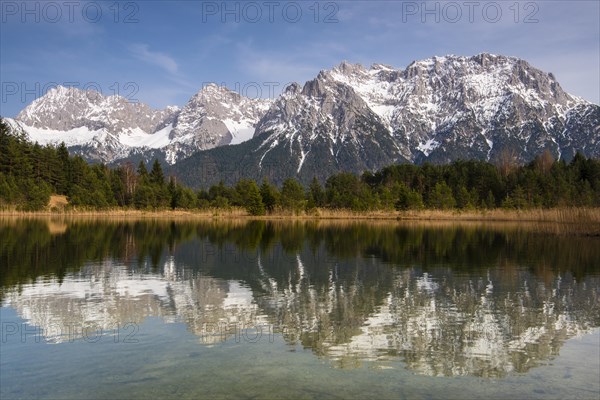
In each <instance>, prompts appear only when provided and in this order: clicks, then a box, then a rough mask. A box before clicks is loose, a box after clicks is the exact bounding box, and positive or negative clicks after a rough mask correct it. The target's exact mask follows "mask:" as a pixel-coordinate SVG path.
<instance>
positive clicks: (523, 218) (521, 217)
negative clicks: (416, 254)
mask: <svg viewBox="0 0 600 400" xmlns="http://www.w3.org/2000/svg"><path fill="white" fill-rule="evenodd" d="M0 216H5V217H92V218H117V219H120V218H161V219H224V220H227V219H262V220H363V221H369V220H378V221H429V222H433V221H447V222H458V221H462V222H466V221H472V222H512V223H516V224H531V223H541V224H554V225H557V226H558V228H560V229H559V231H565V232H569V233H583V234H593V235H596V234H597V235H600V208H552V209H529V210H505V209H495V210H481V211H480V210H470V211H457V210H447V211H444V210H419V211H388V212H386V211H371V212H353V211H350V210H332V209H317V210H314V212H312V213H302V214H294V213H291V212H284V211H280V212H275V213H272V214H270V215H267V216H261V217H256V216H250V215H249V214H248V213H247V212H246V210H244V209H243V208H229V209H205V210H155V211H142V210H135V209H131V210H129V209H109V210H73V209H71V210H65V211H58V212H57V211H52V212H50V211H36V212H23V211H16V210H10V209H9V210H6V209H5V210H0Z"/></svg>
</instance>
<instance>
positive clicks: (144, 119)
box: [14, 53, 600, 185]
mask: <svg viewBox="0 0 600 400" xmlns="http://www.w3.org/2000/svg"><path fill="white" fill-rule="evenodd" d="M14 123H15V124H18V125H20V126H21V127H22V128H23V129H24V130H25V131H26V132H27V133H28V134H29V135H30V137H31V138H32V139H33V140H36V141H39V142H40V143H59V142H61V141H65V142H66V143H67V145H68V146H69V147H70V148H71V150H72V151H74V152H78V153H80V154H82V155H84V156H85V157H86V158H88V159H90V160H97V161H103V162H114V161H117V160H121V159H126V158H134V157H136V158H146V159H148V158H152V157H159V158H162V159H164V160H166V161H167V162H168V163H170V164H175V163H179V164H181V165H178V166H176V167H175V171H176V172H177V173H180V174H181V175H182V176H183V177H184V179H186V180H187V181H188V183H191V184H194V185H198V184H199V183H198V182H197V181H198V175H199V172H198V170H200V169H202V170H205V171H206V170H208V169H211V170H215V171H217V172H218V173H216V174H215V173H212V172H211V173H210V174H207V175H211V176H212V177H211V178H210V179H209V181H208V182H203V183H206V184H208V183H214V182H218V181H219V180H225V181H227V182H233V181H235V179H237V178H239V177H243V176H247V177H252V178H255V179H260V178H261V177H263V176H269V177H270V178H272V179H273V180H275V181H281V180H283V179H285V178H286V177H289V176H296V177H298V178H300V179H301V180H303V181H308V180H310V179H312V177H313V176H317V177H319V178H326V177H327V176H329V175H331V174H333V173H336V172H339V171H350V172H355V173H360V172H362V171H364V170H373V169H377V168H380V167H382V166H384V165H387V164H390V163H394V162H415V163H422V162H425V161H430V162H434V163H445V162H449V161H452V160H456V159H480V160H489V161H492V162H494V161H496V160H498V159H499V158H501V157H502V156H503V155H504V156H505V155H506V154H511V155H514V156H515V157H516V158H517V160H518V161H521V162H526V161H529V160H531V159H533V158H534V157H535V156H536V155H538V154H541V153H542V152H543V151H544V150H549V151H550V152H551V153H552V154H553V155H554V156H555V157H556V158H559V157H561V158H563V159H566V160H567V161H568V160H569V159H570V158H572V157H573V156H574V154H575V153H576V152H577V151H580V152H582V153H583V154H585V155H586V156H588V157H600V143H599V141H598V137H599V136H600V106H598V105H596V104H592V103H589V102H586V101H585V100H583V99H580V98H578V97H575V96H572V95H570V94H568V93H566V92H565V91H564V90H563V89H562V88H561V87H560V85H559V83H558V82H557V81H556V78H555V77H554V76H553V75H552V74H551V73H546V72H543V71H540V70H538V69H536V68H534V67H532V66H531V65H529V64H528V63H527V62H526V61H524V60H521V59H517V58H514V57H506V56H500V55H493V54H486V53H484V54H479V55H477V56H473V57H459V56H444V57H432V58H430V59H426V60H422V61H415V62H413V63H411V64H410V65H409V66H408V67H406V68H405V69H395V68H392V67H390V66H387V65H383V64H374V65H372V66H371V67H370V68H365V67H363V66H361V65H354V64H349V63H346V62H343V63H341V64H340V65H339V66H337V67H335V68H333V69H331V70H325V71H321V72H320V73H319V74H318V76H317V77H315V79H313V80H310V81H308V82H306V83H305V84H304V85H303V86H301V85H300V84H292V85H290V86H289V87H288V88H286V90H285V91H284V93H282V94H281V95H280V96H279V97H278V98H277V99H275V100H274V101H272V100H264V99H249V98H246V97H243V96H240V95H239V94H237V93H234V92H232V91H230V90H228V89H227V88H224V87H219V86H217V85H208V86H206V87H204V88H203V89H202V90H200V91H199V92H198V93H197V94H196V95H194V96H193V97H192V98H191V99H190V101H189V102H188V103H187V104H186V105H185V106H184V107H183V108H182V109H181V110H180V109H179V108H176V107H172V108H167V109H165V110H153V109H151V108H150V107H148V106H146V105H144V104H139V103H135V104H132V103H129V102H127V101H126V100H125V99H123V98H121V97H118V96H110V97H103V96H101V95H99V94H98V93H96V92H90V91H88V92H84V91H80V90H77V89H66V88H60V87H59V88H57V89H54V90H51V91H50V92H49V93H48V94H47V95H45V96H44V97H42V98H40V99H38V100H36V101H34V102H33V103H32V104H31V105H30V106H28V107H27V108H25V109H24V110H23V112H21V113H20V114H19V115H18V117H17V120H16V122H14ZM250 139H252V140H250ZM228 144H241V146H226V147H223V146H224V145H228ZM197 152H198V153H197ZM195 153H197V154H196V155H194V156H193V157H191V156H192V155H193V154H195ZM207 165H208V167H207ZM185 177H187V178H185Z"/></svg>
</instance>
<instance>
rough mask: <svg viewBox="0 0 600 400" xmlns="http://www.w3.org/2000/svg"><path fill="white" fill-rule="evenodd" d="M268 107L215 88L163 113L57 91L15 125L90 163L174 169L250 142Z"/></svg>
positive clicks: (143, 106)
mask: <svg viewBox="0 0 600 400" xmlns="http://www.w3.org/2000/svg"><path fill="white" fill-rule="evenodd" d="M268 106H269V100H262V99H249V98H246V97H243V96H240V95H238V94H237V93H235V92H232V91H230V90H229V89H227V88H225V87H219V86H217V85H208V86H207V87H205V88H203V89H202V90H201V91H199V92H198V93H197V94H196V95H194V96H193V97H192V98H191V99H190V101H189V102H188V103H187V104H186V105H185V106H184V107H183V109H179V108H178V107H167V108H166V109H164V110H154V109H152V108H151V107H149V106H148V105H146V104H143V103H131V102H128V101H127V100H126V99H125V98H123V97H120V96H109V97H105V96H102V95H101V94H100V93H98V92H95V91H92V90H88V91H84V90H80V89H76V88H65V87H61V86H59V87H57V88H54V89H51V90H50V91H48V93H46V95H44V96H43V97H40V98H39V99H37V100H35V101H34V102H33V103H32V104H30V105H29V106H28V107H26V108H25V109H24V110H23V111H21V112H20V113H19V115H18V116H17V118H16V120H15V121H12V122H11V123H12V124H13V125H17V126H18V127H20V128H21V129H23V130H24V131H25V132H26V133H27V134H28V135H29V137H30V138H31V139H32V140H34V141H37V142H40V143H42V144H46V143H60V142H62V141H64V142H65V143H66V144H67V146H68V147H69V148H70V150H71V151H72V152H74V153H78V154H80V155H82V156H84V158H86V159H88V160H90V161H101V162H108V163H110V162H115V161H118V160H121V159H127V158H132V157H137V158H140V157H141V158H144V156H145V155H147V156H148V157H159V158H161V159H164V160H165V161H167V162H168V163H171V164H173V163H175V162H176V161H177V160H180V159H182V158H185V157H187V156H189V155H191V154H192V153H194V152H196V151H198V150H205V149H210V148H213V147H216V146H222V145H226V144H235V143H240V142H242V141H244V140H247V139H248V138H249V137H251V136H252V134H253V133H254V125H255V124H256V122H258V120H259V118H260V116H261V115H262V113H264V111H265V110H266V109H267V108H268Z"/></svg>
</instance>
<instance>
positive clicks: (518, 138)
mask: <svg viewBox="0 0 600 400" xmlns="http://www.w3.org/2000/svg"><path fill="white" fill-rule="evenodd" d="M296 86H297V87H295V88H294V90H292V92H293V93H294V95H293V96H290V95H287V96H282V97H281V98H280V99H278V101H277V102H276V103H275V105H274V107H272V108H271V109H270V110H269V112H268V113H267V114H266V115H265V116H264V117H263V119H261V121H260V122H259V124H258V128H257V130H256V132H255V136H260V135H261V134H263V133H264V132H267V131H269V132H272V135H271V138H275V137H276V138H278V145H287V144H286V143H289V142H294V141H297V135H296V133H297V132H313V133H315V132H316V131H315V130H314V128H315V127H317V126H327V128H326V129H325V131H326V134H325V136H324V138H326V137H327V136H329V138H331V137H332V135H333V136H336V135H342V136H341V137H346V138H351V142H352V143H354V144H355V145H358V148H360V147H361V146H360V143H363V142H364V141H365V140H368V141H372V140H373V138H374V136H373V135H372V134H370V133H368V132H367V131H365V129H363V127H361V126H357V125H356V124H355V123H354V122H353V121H354V120H355V116H354V117H352V114H355V113H358V114H360V115H362V116H363V117H364V118H367V119H371V120H372V121H373V124H375V125H376V124H381V125H383V126H384V127H385V130H386V131H387V132H388V133H389V135H390V136H391V137H392V138H393V145H392V147H395V149H396V156H395V158H396V159H397V160H408V161H412V162H420V161H424V160H426V159H428V160H431V161H436V162H448V161H451V160H453V159H457V158H477V159H485V160H494V159H496V158H497V157H499V156H500V153H501V152H503V151H507V150H509V151H514V152H515V153H516V154H517V155H518V157H519V159H520V160H522V161H526V160H529V159H532V158H533V157H535V155H537V154H540V153H541V152H543V150H544V149H546V148H548V149H549V150H551V151H552V152H553V153H555V155H556V156H557V157H558V156H560V155H562V149H564V148H570V150H569V152H568V153H569V154H572V153H573V151H576V150H577V149H575V148H574V146H573V143H572V140H571V139H570V138H569V137H570V136H571V135H565V134H564V133H563V132H562V130H564V129H565V123H566V121H567V119H568V118H569V117H568V116H569V115H571V114H570V113H572V112H573V110H579V112H578V113H577V115H578V117H576V119H579V116H580V115H585V114H592V115H593V116H594V117H593V118H596V119H597V118H598V113H599V111H598V106H597V105H594V104H591V103H588V102H586V101H584V100H582V99H580V98H577V97H575V96H572V95H569V94H568V93H565V92H564V91H563V90H562V88H561V87H560V85H559V84H558V82H557V81H556V79H555V77H554V76H553V75H552V74H548V73H545V72H542V71H540V70H538V69H535V68H533V67H532V66H530V65H529V64H528V63H527V62H526V61H524V60H520V59H518V58H514V57H506V56H498V55H493V54H486V53H484V54H480V55H477V56H473V57H460V56H445V57H433V58H430V59H427V60H422V61H415V62H413V63H411V64H410V65H409V66H408V67H406V68H405V69H404V70H402V69H394V68H392V67H390V66H387V65H383V64H374V65H373V66H372V67H371V68H370V69H366V68H364V67H363V66H361V65H358V64H357V65H353V64H349V63H347V62H342V63H341V64H340V65H339V66H337V67H335V68H333V69H332V70H327V71H321V72H320V73H319V75H318V77H317V78H316V79H315V80H313V81H310V82H307V83H306V85H305V86H304V87H303V88H302V89H300V87H299V85H296ZM311 88H312V89H311ZM315 88H317V89H316V90H314V89H315ZM350 92H351V93H352V96H350V97H354V98H353V99H352V100H351V101H349V98H350V97H348V96H346V97H345V96H344V95H341V93H350ZM363 103H364V104H366V107H364V106H363V105H362V104H363ZM359 104H360V105H359ZM578 107H579V108H578ZM370 112H372V113H373V114H374V115H375V116H376V118H371V117H369V116H368V114H369V113H370ZM593 118H592V119H593ZM591 123H592V124H593V121H592V122H591ZM561 127H562V130H561ZM573 134H574V135H575V136H578V135H579V134H580V132H573ZM559 136H560V137H559ZM284 138H285V139H286V140H287V142H286V141H285V140H284V141H282V139H284ZM382 138H383V136H380V137H379V138H378V139H377V142H378V143H380V144H381V140H383V139H382ZM271 140H274V139H271ZM314 140H315V137H314V136H313V137H312V139H311V140H310V141H308V142H309V143H310V142H312V141H314ZM289 146H290V148H292V147H293V146H292V145H291V144H289ZM578 149H579V150H580V151H583V150H584V149H583V148H579V147H578ZM588 149H589V148H588ZM272 150H273V149H272V148H269V151H272ZM307 150H308V147H307V146H300V148H299V149H298V151H297V154H295V155H294V158H295V159H297V160H304V157H305V154H306V152H307ZM589 153H590V155H595V156H598V155H600V148H598V147H594V149H591V151H590V152H589ZM332 154H333V153H332ZM334 156H335V155H334ZM389 158H390V157H389V156H385V157H384V159H386V160H387V159H389Z"/></svg>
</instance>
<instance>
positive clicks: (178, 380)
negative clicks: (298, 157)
mask: <svg viewBox="0 0 600 400" xmlns="http://www.w3.org/2000/svg"><path fill="white" fill-rule="evenodd" d="M0 301H1V305H2V307H1V309H0V312H1V314H0V316H1V320H2V341H1V357H0V397H1V398H2V399H10V398H76V399H85V398H94V399H104V398H105V399H111V398H168V397H171V398H240V397H242V398H282V397H291V398H365V397H368V398H393V399H398V398H461V399H465V398H507V397H512V398H514V399H520V398H585V399H598V398H599V397H600V329H599V327H600V306H599V304H600V239H599V238H586V237H568V236H555V235H551V234H545V233H539V232H534V231H531V230H528V229H524V228H516V227H510V226H488V227H483V226H469V225H460V226H451V225H431V224H430V225H419V224H412V225H406V224H404V225H403V224H400V223H385V224H381V223H378V224H375V223H342V222H336V223H325V222H319V223H317V222H288V223H283V222H265V221H252V222H234V221H230V222H209V221H204V222H193V223H192V222H181V221H179V222H172V221H113V222H98V221H93V220H87V221H86V220H81V219H79V220H42V219H39V220H23V219H5V220H2V221H0Z"/></svg>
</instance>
